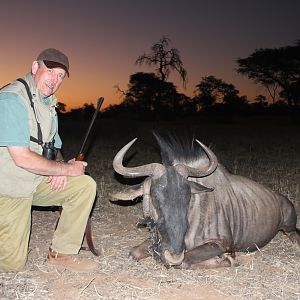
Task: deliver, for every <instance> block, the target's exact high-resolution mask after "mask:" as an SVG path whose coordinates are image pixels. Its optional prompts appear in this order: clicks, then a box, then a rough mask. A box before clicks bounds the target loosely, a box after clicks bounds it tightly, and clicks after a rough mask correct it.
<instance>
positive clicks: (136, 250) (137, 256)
mask: <svg viewBox="0 0 300 300" xmlns="http://www.w3.org/2000/svg"><path fill="white" fill-rule="evenodd" d="M151 246H152V240H151V239H150V238H149V239H147V240H145V241H144V242H142V243H141V244H140V245H138V246H135V247H133V248H132V249H131V250H130V252H129V257H131V258H133V259H134V260H137V261H139V260H141V259H144V258H146V257H148V256H150V252H149V249H150V247H151Z"/></svg>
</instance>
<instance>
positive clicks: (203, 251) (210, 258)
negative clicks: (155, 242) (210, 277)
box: [180, 243, 236, 269]
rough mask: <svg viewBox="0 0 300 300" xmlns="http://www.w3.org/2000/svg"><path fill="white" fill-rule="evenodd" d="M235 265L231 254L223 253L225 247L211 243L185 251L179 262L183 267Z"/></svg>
mask: <svg viewBox="0 0 300 300" xmlns="http://www.w3.org/2000/svg"><path fill="white" fill-rule="evenodd" d="M232 265H234V266H235V265H236V264H235V261H234V258H233V257H232V256H231V254H228V253H225V249H224V248H222V247H221V246H219V245H217V244H213V243H209V244H204V245H201V246H199V247H197V248H194V249H192V250H190V251H187V252H186V253H185V256H184V260H183V262H182V264H181V266H180V267H181V268H183V269H197V268H217V267H230V266H232Z"/></svg>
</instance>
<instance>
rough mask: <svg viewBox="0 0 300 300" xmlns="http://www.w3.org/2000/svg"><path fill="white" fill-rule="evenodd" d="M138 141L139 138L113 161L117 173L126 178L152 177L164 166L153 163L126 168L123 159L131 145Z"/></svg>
mask: <svg viewBox="0 0 300 300" xmlns="http://www.w3.org/2000/svg"><path fill="white" fill-rule="evenodd" d="M136 140H137V138H135V139H133V140H132V141H131V142H129V143H128V144H126V145H125V146H124V147H123V148H122V149H121V150H120V151H119V152H118V153H117V154H116V156H115V158H114V160H113V167H114V169H115V171H116V172H117V173H119V174H121V175H123V176H126V177H131V178H135V177H141V176H150V175H152V174H153V173H154V172H158V171H161V170H162V169H163V166H162V165H161V164H159V163H151V164H147V165H143V166H138V167H130V168H129V167H124V166H123V158H124V155H125V154H126V152H127V151H128V149H129V148H130V147H131V145H132V144H133V143H134V142H135V141H136Z"/></svg>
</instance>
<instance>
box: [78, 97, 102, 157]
mask: <svg viewBox="0 0 300 300" xmlns="http://www.w3.org/2000/svg"><path fill="white" fill-rule="evenodd" d="M103 101H104V98H103V97H100V98H99V99H98V103H97V109H96V110H95V112H94V115H93V117H92V119H91V122H90V125H89V128H88V130H87V132H86V134H85V137H84V140H83V143H82V146H81V148H80V150H79V153H78V155H77V157H78V158H79V157H80V158H81V159H77V158H76V160H83V158H84V154H83V149H84V146H85V143H86V141H87V139H88V136H89V134H90V131H91V129H92V127H93V124H94V122H95V119H96V117H97V115H98V112H99V110H100V108H101V106H102V103H103Z"/></svg>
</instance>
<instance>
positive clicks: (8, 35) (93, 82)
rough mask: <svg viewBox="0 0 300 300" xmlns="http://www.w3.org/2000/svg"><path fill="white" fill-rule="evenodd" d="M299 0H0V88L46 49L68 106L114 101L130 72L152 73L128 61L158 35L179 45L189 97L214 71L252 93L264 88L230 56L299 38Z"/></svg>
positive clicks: (176, 79)
mask: <svg viewBox="0 0 300 300" xmlns="http://www.w3.org/2000/svg"><path fill="white" fill-rule="evenodd" d="M299 13H300V1H299V0H286V1H282V0H252V1H240V0H232V1H231V0H228V1H222V0H219V1H217V0H215V1H214V0H211V1H201V0H185V1H183V0H181V1H179V0H148V1H146V0H109V1H108V0H107V1H104V0H85V1H79V0H78V1H67V0H51V1H44V0H28V1H24V0H9V1H2V3H1V17H0V30H1V38H2V41H1V48H0V51H1V55H0V66H1V72H0V86H2V85H4V84H6V83H8V82H10V81H12V80H13V79H15V78H17V77H20V76H22V75H23V74H25V73H26V72H28V71H29V70H30V67H31V63H32V61H33V60H35V59H36V57H37V55H38V53H39V52H40V51H41V50H43V49H45V48H49V47H53V48H57V49H60V50H61V51H63V52H64V53H66V54H67V55H68V57H69V60H70V78H67V79H65V81H64V83H63V85H62V86H61V88H60V90H59V91H58V93H57V96H58V97H59V101H61V102H63V103H65V104H67V109H70V108H76V107H81V106H82V105H83V104H84V103H94V104H96V102H97V99H98V98H99V97H100V96H103V97H104V98H105V101H104V107H106V106H108V105H109V104H117V103H120V101H121V95H120V94H119V93H118V92H117V90H116V88H115V86H116V85H118V86H119V87H120V88H121V89H122V90H126V89H127V85H128V81H129V77H130V75H132V74H134V73H136V72H152V71H154V70H153V69H151V68H150V67H146V66H142V67H141V66H138V65H135V60H136V59H137V58H138V56H139V55H142V54H143V53H149V52H150V49H151V46H152V45H153V44H154V43H156V42H158V41H159V40H160V39H161V38H162V36H167V37H168V38H170V39H171V41H172V45H171V46H172V47H174V48H177V49H178V50H179V51H180V56H181V59H182V61H183V64H184V67H185V69H186V70H187V75H188V84H187V89H186V90H184V89H183V88H182V85H181V82H180V81H179V77H178V76H176V75H175V74H174V75H173V76H171V77H170V78H169V80H170V81H172V82H174V84H175V85H176V86H177V87H178V91H179V92H182V93H185V94H186V95H187V96H193V91H194V90H195V86H196V85H197V84H198V83H199V82H200V81H201V79H202V77H204V76H209V75H214V76H215V77H217V78H220V79H223V80H224V81H226V82H227V83H232V84H234V85H235V87H236V88H237V89H238V90H239V91H240V95H247V97H248V99H249V100H251V99H253V98H254V97H255V96H256V95H258V94H262V93H263V90H262V89H261V88H260V87H259V86H256V85H253V84H252V83H251V81H250V80H249V79H247V78H246V77H243V76H241V75H238V74H237V73H236V72H235V71H234V69H235V68H237V64H236V63H235V61H236V59H238V58H244V57H247V56H249V55H250V54H251V53H253V52H254V50H255V49H258V48H277V47H282V46H288V45H293V44H294V43H295V41H296V40H299V39H300V20H299Z"/></svg>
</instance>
